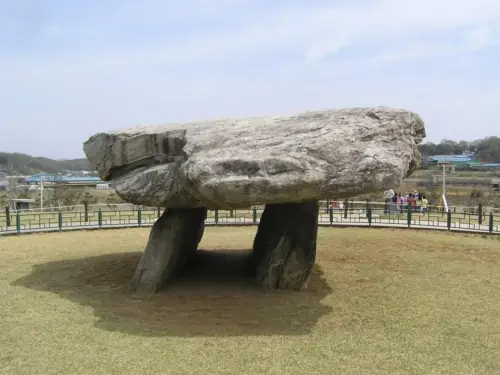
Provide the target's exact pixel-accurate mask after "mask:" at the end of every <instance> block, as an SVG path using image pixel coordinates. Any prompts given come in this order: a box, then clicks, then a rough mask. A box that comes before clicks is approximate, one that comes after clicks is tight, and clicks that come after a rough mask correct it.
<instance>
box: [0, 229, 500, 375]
mask: <svg viewBox="0 0 500 375" xmlns="http://www.w3.org/2000/svg"><path fill="white" fill-rule="evenodd" d="M148 234H149V231H148V229H146V228H136V229H125V230H121V229H120V230H109V231H105V230H103V231H91V232H72V233H57V234H37V235H25V236H16V237H0V298H1V299H2V307H1V309H0V332H1V340H0V373H1V374H5V375H10V374H12V375H14V374H15V375H22V374H44V375H45V374H58V375H59V374H169V375H177V374H228V375H229V374H231V375H232V374H248V375H255V374H297V375H301V374H356V375H357V374H419V375H420V374H426V375H427V374H467V375H470V374H488V375H491V374H498V373H500V356H499V353H500V241H499V240H498V239H497V238H498V237H496V236H486V235H484V236H472V235H457V234H451V233H441V232H432V233H429V232H425V233H424V232H417V231H409V230H400V231H398V230H390V229H362V230H361V229H355V228H348V229H334V228H321V229H320V231H319V237H318V250H317V251H318V253H317V265H316V267H315V271H314V274H313V277H312V280H311V282H310V285H309V289H308V290H306V291H302V292H290V291H278V292H269V291H265V290H262V289H260V288H258V287H256V286H254V285H253V283H252V281H251V280H246V279H244V278H241V277H239V275H238V270H239V268H238V267H239V266H241V265H242V263H241V262H242V260H244V259H245V258H244V256H245V255H246V254H247V252H246V249H248V248H249V247H250V246H251V243H252V240H253V236H254V234H255V228H254V227H246V228H243V227H239V228H227V227H226V228H223V227H209V228H207V229H206V230H205V235H204V238H203V241H202V243H201V245H200V248H201V249H202V250H204V251H200V252H199V255H198V258H197V262H195V263H193V264H192V265H191V267H190V268H189V269H188V270H187V273H186V274H185V275H184V276H183V277H182V278H181V279H180V280H178V281H177V282H176V283H175V284H173V285H171V286H170V287H169V288H168V289H167V290H166V291H164V292H161V293H158V294H156V295H153V296H149V297H148V296H140V295H135V294H133V293H132V292H130V291H129V289H128V285H129V282H130V280H131V277H132V273H133V271H134V268H135V266H136V264H137V262H138V261H139V258H140V255H141V251H142V249H143V248H144V245H145V242H146V240H147V237H148Z"/></svg>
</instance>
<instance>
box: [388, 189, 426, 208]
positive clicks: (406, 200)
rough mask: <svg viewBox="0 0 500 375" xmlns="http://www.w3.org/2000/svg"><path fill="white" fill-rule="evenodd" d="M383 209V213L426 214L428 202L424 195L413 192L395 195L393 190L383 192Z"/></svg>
mask: <svg viewBox="0 0 500 375" xmlns="http://www.w3.org/2000/svg"><path fill="white" fill-rule="evenodd" d="M384 198H385V207H384V213H394V212H400V213H403V212H406V211H408V210H411V211H413V212H427V210H428V208H429V201H428V200H427V198H426V197H425V195H424V194H422V193H419V192H418V191H414V192H412V193H407V194H402V193H395V192H394V190H392V189H391V190H387V191H385V192H384Z"/></svg>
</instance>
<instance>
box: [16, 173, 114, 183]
mask: <svg viewBox="0 0 500 375" xmlns="http://www.w3.org/2000/svg"><path fill="white" fill-rule="evenodd" d="M24 182H25V183H27V184H37V185H38V184H40V183H41V182H43V183H44V184H45V183H48V184H50V183H63V184H68V185H98V184H108V182H105V181H103V180H101V179H100V178H99V177H72V176H59V175H41V174H38V175H33V176H29V177H26V178H25V179H24Z"/></svg>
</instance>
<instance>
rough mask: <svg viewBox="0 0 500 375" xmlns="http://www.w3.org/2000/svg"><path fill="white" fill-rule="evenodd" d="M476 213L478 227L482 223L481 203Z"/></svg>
mask: <svg viewBox="0 0 500 375" xmlns="http://www.w3.org/2000/svg"><path fill="white" fill-rule="evenodd" d="M477 212H478V214H477V215H478V216H477V221H478V223H479V225H481V224H482V223H483V205H482V204H481V203H479V207H478V209H477Z"/></svg>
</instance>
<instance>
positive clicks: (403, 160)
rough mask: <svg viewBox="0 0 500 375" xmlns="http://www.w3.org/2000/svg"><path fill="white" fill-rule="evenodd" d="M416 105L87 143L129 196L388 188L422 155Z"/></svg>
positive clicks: (235, 200)
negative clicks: (406, 109) (412, 109)
mask: <svg viewBox="0 0 500 375" xmlns="http://www.w3.org/2000/svg"><path fill="white" fill-rule="evenodd" d="M424 137H425V130H424V124H423V122H422V120H421V119H420V117H419V116H418V115H416V114H415V113H412V112H409V111H405V110H400V109H391V108H385V107H376V108H347V109H339V110H325V111H316V112H306V113H301V114H297V115H293V116H281V117H258V118H257V117H255V118H247V119H225V120H214V121H200V122H193V123H183V124H167V125H162V126H138V127H136V128H132V129H127V130H123V131H116V132H108V133H99V134H96V135H94V136H92V137H91V138H89V140H87V142H85V144H84V151H85V153H86V155H87V157H88V159H89V160H90V162H91V164H92V165H93V166H94V167H95V168H96V169H97V170H98V171H99V175H100V176H101V178H103V179H104V180H114V184H115V187H116V190H117V193H118V194H119V195H120V196H121V197H122V198H123V199H124V200H126V201H129V202H132V203H135V204H142V205H151V206H161V207H171V208H187V207H208V208H211V209H215V208H219V209H230V208H240V207H248V206H250V205H254V204H269V203H285V202H299V201H306V200H319V199H323V198H330V197H335V198H337V199H343V198H347V197H350V196H355V195H358V194H360V193H367V192H376V191H381V190H386V189H388V188H391V187H393V186H397V185H399V184H400V183H401V181H402V179H403V178H404V177H405V176H406V175H407V174H408V173H410V172H411V171H412V170H413V169H414V168H415V167H416V166H417V165H418V164H419V162H420V154H419V152H418V149H417V145H418V144H419V143H420V142H421V141H422V139H423V138H424Z"/></svg>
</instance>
